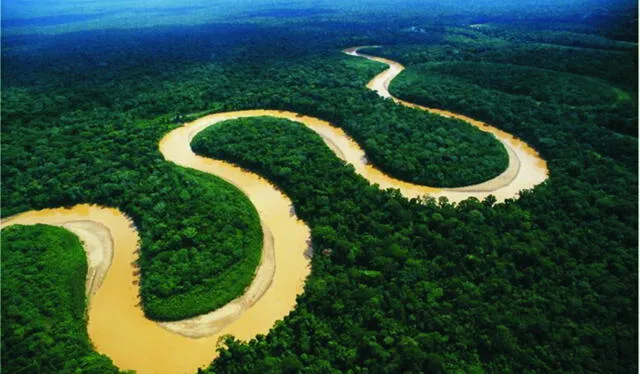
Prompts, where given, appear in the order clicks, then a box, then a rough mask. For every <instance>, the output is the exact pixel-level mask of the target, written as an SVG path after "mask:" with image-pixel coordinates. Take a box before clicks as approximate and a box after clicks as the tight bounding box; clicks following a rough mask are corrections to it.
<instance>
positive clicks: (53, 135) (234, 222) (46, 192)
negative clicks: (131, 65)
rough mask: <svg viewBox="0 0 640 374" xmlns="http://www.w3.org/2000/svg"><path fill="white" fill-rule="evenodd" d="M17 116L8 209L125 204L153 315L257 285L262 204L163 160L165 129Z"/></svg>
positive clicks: (176, 315)
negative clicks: (258, 205) (160, 146)
mask: <svg viewBox="0 0 640 374" xmlns="http://www.w3.org/2000/svg"><path fill="white" fill-rule="evenodd" d="M14 100H15V98H14ZM36 105H37V104H36ZM5 107H9V108H15V106H13V105H11V104H7V103H6V102H5ZM40 115H42V116H43V117H44V115H43V114H40ZM105 116H107V117H111V118H113V117H114V115H113V114H108V113H105ZM16 117H17V118H24V117H20V115H19V114H15V115H14V114H11V113H7V112H5V115H4V116H3V118H4V120H5V121H6V124H5V125H4V126H3V134H4V137H5V139H11V141H10V142H8V141H7V142H3V144H2V147H3V154H4V155H5V156H7V157H5V158H4V159H3V178H4V180H6V181H7V183H5V186H3V189H2V193H3V194H4V196H5V201H7V204H5V205H4V206H3V211H2V213H3V215H11V214H13V213H16V212H19V211H24V210H28V209H33V208H44V207H47V206H70V205H73V204H76V203H82V202H93V203H97V204H102V205H107V206H117V207H120V208H121V209H122V210H123V211H124V212H126V213H127V214H129V215H130V216H131V217H132V218H133V219H134V221H135V222H136V225H137V226H138V228H139V231H140V235H141V239H142V243H141V244H142V251H141V253H140V258H139V260H138V265H139V266H140V269H141V271H142V279H141V284H140V285H141V296H142V299H143V301H144V304H145V311H146V313H147V315H148V316H149V317H151V318H154V319H162V320H167V319H169V320H171V319H180V318H184V317H189V316H193V315H197V314H201V313H204V312H207V311H210V310H212V309H214V308H216V307H219V306H222V305H224V304H226V303H227V302H229V301H230V300H232V299H234V298H235V297H237V296H238V295H239V294H241V293H242V291H243V290H244V287H246V286H248V285H249V284H250V283H251V280H252V278H253V274H254V271H255V267H256V266H257V264H258V263H259V260H260V253H261V250H262V230H261V228H260V223H259V219H258V216H257V212H256V211H255V208H253V205H252V204H251V202H250V201H249V200H248V199H247V198H246V197H245V196H244V195H243V194H242V193H241V192H240V191H239V190H237V189H236V188H235V187H233V186H232V185H230V184H229V183H226V182H224V181H222V180H220V179H218V178H215V177H212V176H210V175H205V174H204V173H198V172H195V171H191V170H183V169H180V168H177V167H175V166H171V165H170V164H169V163H168V162H166V161H165V160H163V159H162V157H161V156H160V154H159V153H158V152H157V151H156V149H157V142H158V134H157V130H155V129H153V130H152V127H150V126H146V127H142V126H134V125H133V124H131V123H123V122H120V123H119V122H116V121H114V120H102V121H96V122H85V121H84V120H83V119H82V117H81V116H79V115H70V116H69V117H65V118H62V119H60V121H59V122H58V123H57V126H56V127H55V128H53V129H52V128H50V126H49V121H48V120H46V119H45V118H36V119H33V120H32V121H30V122H28V123H27V124H21V123H20V119H17V118H16ZM78 117H80V118H78ZM45 121H46V122H45ZM155 126H157V127H160V128H162V129H164V130H165V131H166V130H167V129H168V128H169V127H168V126H167V125H159V124H156V125H155ZM43 134H47V139H45V138H43ZM79 137H80V138H82V139H90V140H91V141H84V142H83V141H80V142H78V141H77V139H78V138H79ZM145 149H146V150H153V151H151V152H143V151H141V150H145ZM32 154H37V155H39V157H37V158H36V157H32V156H31V155H32ZM107 155H108V156H109V157H106V156H107ZM229 268H232V269H234V270H237V271H231V272H230V271H228V269H229Z"/></svg>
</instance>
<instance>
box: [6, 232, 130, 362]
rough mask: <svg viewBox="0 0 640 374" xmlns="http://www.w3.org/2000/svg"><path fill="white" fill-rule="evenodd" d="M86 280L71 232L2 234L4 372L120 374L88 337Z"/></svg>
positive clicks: (83, 262)
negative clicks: (97, 350) (95, 349)
mask: <svg viewBox="0 0 640 374" xmlns="http://www.w3.org/2000/svg"><path fill="white" fill-rule="evenodd" d="M86 276H87V258H86V256H85V253H84V250H83V249H82V246H81V244H80V241H79V240H78V238H77V237H76V236H75V235H73V234H72V233H70V232H69V231H67V230H65V229H62V228H58V227H52V226H45V225H35V226H20V225H15V226H10V227H8V228H6V229H3V230H2V371H4V372H7V373H20V372H25V373H78V372H79V371H78V370H81V372H82V373H95V374H102V373H118V369H117V368H116V367H115V366H113V363H112V362H111V360H110V359H109V358H108V357H106V356H104V355H101V354H98V353H97V352H95V351H94V350H93V347H92V346H91V342H90V341H89V336H88V335H87V326H86V318H85V307H86V303H85V278H86Z"/></svg>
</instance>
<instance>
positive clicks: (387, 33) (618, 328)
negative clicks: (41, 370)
mask: <svg viewBox="0 0 640 374" xmlns="http://www.w3.org/2000/svg"><path fill="white" fill-rule="evenodd" d="M484 3H491V4H493V5H491V4H484ZM536 3H541V5H540V6H536V7H532V8H531V10H523V9H522V8H519V12H513V11H511V10H509V9H508V7H505V8H504V9H502V10H500V9H498V10H496V9H494V8H496V7H498V8H499V6H498V5H495V4H496V3H495V2H482V4H481V5H478V6H476V7H474V8H473V9H467V8H464V7H462V8H455V7H453V8H451V9H449V8H447V9H443V8H436V11H434V10H433V9H429V11H422V12H420V11H416V12H413V13H411V14H407V12H404V13H402V12H400V11H398V10H397V9H393V10H389V9H387V11H380V10H379V9H380V8H381V7H384V6H383V5H376V6H372V8H371V11H370V12H369V13H366V16H365V13H357V12H353V11H351V10H350V11H344V9H340V10H339V11H336V12H334V13H331V14H328V15H327V14H316V15H313V16H312V15H306V14H301V15H296V14H295V13H290V14H291V17H286V18H277V17H270V16H269V14H267V15H266V16H265V15H264V13H258V16H257V17H258V18H259V19H251V18H248V19H246V18H245V19H240V18H238V19H234V20H233V21H232V22H226V23H209V24H201V25H183V26H175V25H174V26H163V27H153V28H152V27H149V28H145V29H112V30H109V31H108V32H103V31H78V32H73V33H61V34H56V35H48V34H46V33H39V34H38V33H32V34H29V33H26V32H25V33H20V34H4V33H3V36H2V42H3V43H2V44H3V46H2V62H3V69H2V108H1V110H2V122H3V123H2V142H1V143H2V155H3V157H2V182H3V188H2V190H1V194H2V202H3V204H2V212H1V214H2V216H3V217H7V216H10V215H13V214H16V213H19V212H21V211H26V210H31V209H40V208H45V207H55V206H70V205H74V204H77V203H96V204H102V205H107V206H113V207H117V208H119V209H121V210H122V211H123V212H125V213H126V214H128V215H129V216H131V217H132V218H133V220H134V222H135V224H136V227H137V228H138V230H139V232H140V235H141V240H142V241H141V252H140V259H139V261H138V265H139V266H140V270H141V276H142V279H141V297H142V301H143V307H144V310H145V313H146V314H147V316H149V317H151V318H153V319H179V318H184V317H187V316H192V315H195V314H198V313H201V312H203V311H207V310H211V309H212V308H215V307H216V305H221V304H222V303H224V302H225V301H224V300H225V299H226V300H230V299H231V298H233V294H234V293H235V294H237V293H239V292H241V288H242V287H237V288H235V289H227V290H230V291H229V292H228V293H220V292H217V291H214V290H212V285H214V284H220V285H222V286H223V287H224V285H225V284H235V283H236V282H240V283H241V282H243V281H246V282H249V281H250V279H249V278H248V277H246V275H247V274H250V272H249V269H251V268H253V269H255V262H254V263H253V264H251V261H252V260H251V258H252V257H251V255H252V254H253V255H254V256H257V254H258V253H259V249H260V248H261V240H262V233H261V231H260V226H259V223H258V222H257V215H256V213H255V210H254V209H253V207H252V206H251V204H250V203H249V202H248V200H247V199H246V198H244V197H243V196H242V194H241V193H240V192H239V191H237V190H235V189H233V188H231V187H230V186H229V185H228V184H226V183H224V182H222V181H220V180H219V179H217V178H215V177H213V176H210V175H207V174H203V173H199V172H196V171H193V170H186V169H181V168H179V167H177V166H175V165H172V164H170V163H168V162H166V161H165V160H164V159H163V158H162V156H161V155H160V153H159V152H158V141H159V140H160V139H161V138H162V136H163V135H164V134H165V133H166V132H168V131H170V130H171V129H173V128H175V127H177V126H180V125H181V124H182V123H183V122H185V121H188V120H190V119H195V118H197V117H199V116H201V115H204V114H206V113H212V112H221V111H227V110H241V109H255V108H267V109H286V110H291V111H295V112H299V113H303V114H307V115H312V116H315V117H319V118H322V119H325V120H328V121H331V122H332V123H334V124H335V125H336V126H338V127H342V128H343V129H345V131H346V132H347V133H349V135H350V136H352V137H353V138H354V139H356V140H357V141H358V143H359V144H361V146H362V147H363V148H364V149H365V151H366V152H367V155H368V157H369V160H370V161H371V162H373V163H374V164H375V165H376V166H378V167H379V168H381V169H382V170H384V171H385V172H387V173H389V174H391V175H393V176H395V177H398V178H400V179H406V180H409V181H413V182H418V183H425V184H433V185H443V186H446V185H462V184H466V183H468V182H472V181H481V180H483V179H488V178H489V177H491V176H493V175H496V174H497V173H499V172H500V171H501V170H502V169H504V165H505V164H504V162H505V160H506V159H505V158H504V154H503V153H502V149H501V148H500V146H499V144H498V143H497V142H495V140H494V139H493V138H491V137H489V136H486V135H485V134H483V133H480V132H477V131H472V130H471V129H470V127H469V126H466V125H464V124H461V123H460V122H458V121H453V120H446V119H441V118H439V117H437V116H434V115H430V114H428V113H423V112H420V111H416V110H412V109H408V108H403V107H400V106H398V105H396V104H394V103H392V102H391V101H390V100H383V99H381V98H379V97H378V96H377V95H376V94H375V93H374V92H372V91H370V90H368V89H366V87H365V85H366V83H367V82H368V81H369V80H370V79H371V78H372V77H373V76H374V75H375V74H377V73H378V72H380V71H382V69H384V66H382V65H380V64H377V63H373V62H370V61H366V60H364V59H358V58H354V57H350V56H346V55H344V54H342V53H341V52H340V50H341V49H343V48H345V47H350V46H356V45H383V48H375V49H372V50H369V51H368V52H369V53H371V54H374V55H381V56H388V57H390V58H392V59H395V60H397V61H399V62H401V63H403V64H404V65H406V66H407V71H406V72H405V73H403V74H401V75H400V76H399V77H398V78H397V80H396V81H394V84H392V87H391V89H392V91H393V93H394V94H395V95H397V96H399V97H402V98H405V99H407V100H409V101H416V102H419V103H422V104H425V105H428V106H434V107H440V108H443V109H447V110H451V111H455V112H460V113H463V114H466V115H469V116H471V117H474V118H477V119H480V120H483V121H486V122H488V123H491V124H492V125H495V126H497V127H498V128H501V129H503V130H505V131H507V132H510V133H512V134H514V135H515V136H517V137H519V138H521V139H523V140H525V141H527V142H528V143H529V144H531V145H532V146H534V147H535V148H536V149H537V150H538V151H539V152H540V154H541V156H542V157H543V158H544V159H545V160H547V162H548V165H549V169H550V178H549V180H548V181H547V182H545V183H543V184H542V185H540V186H538V187H536V188H535V189H533V190H531V191H525V192H523V193H522V194H521V197H520V198H519V199H517V200H508V201H506V202H505V203H501V204H495V201H493V200H492V199H487V200H485V201H477V200H468V201H465V202H462V203H459V204H456V205H454V204H450V203H448V202H447V201H444V200H442V201H434V200H432V199H428V198H423V199H413V200H407V199H405V198H403V197H402V196H400V195H399V193H398V192H396V191H380V190H379V189H378V188H377V187H375V186H370V185H368V184H367V183H366V181H364V180H363V179H361V178H360V177H359V176H357V175H356V174H355V173H353V170H352V168H351V167H349V166H348V165H344V163H342V162H341V161H340V160H339V159H337V158H336V157H335V155H333V153H331V151H330V150H328V149H327V148H326V146H325V145H324V144H323V142H322V141H321V140H320V138H318V137H317V136H316V135H315V134H314V133H312V132H311V131H310V130H308V129H306V128H304V127H303V126H301V125H298V124H295V123H290V122H287V121H283V120H275V119H266V118H258V119H255V118H254V119H244V120H242V121H233V122H230V123H227V124H224V125H222V126H216V127H215V128H212V129H210V130H207V132H206V133H203V134H201V136H200V137H198V139H197V140H196V142H195V143H194V147H195V148H196V149H197V151H198V152H199V153H201V154H204V155H208V156H211V157H219V158H223V159H227V160H230V161H233V162H237V163H239V164H240V165H242V166H244V167H246V168H249V169H251V170H254V171H256V172H258V173H260V174H262V175H264V176H265V177H267V178H268V179H269V180H272V181H273V182H275V183H276V184H277V185H278V186H279V187H280V188H282V189H283V191H284V192H285V193H287V194H288V195H289V196H291V197H292V199H293V201H294V204H295V207H296V212H297V213H298V215H299V216H300V217H301V218H302V219H304V220H305V221H306V222H307V223H308V224H309V225H310V227H311V228H312V240H313V247H314V252H315V256H314V257H313V260H312V274H311V276H310V277H309V279H308V282H307V285H306V288H305V293H304V294H303V295H302V296H301V297H300V298H299V300H298V307H297V308H296V309H295V310H294V311H293V312H292V313H291V314H290V315H289V316H288V317H287V318H285V319H284V320H283V321H281V322H278V323H277V324H276V325H275V326H274V328H273V329H272V331H271V332H270V333H269V334H268V335H266V336H258V337H257V338H256V339H254V340H252V341H250V342H248V343H242V342H239V341H236V340H234V339H232V338H229V339H227V341H226V344H225V345H224V346H223V347H221V356H220V357H219V359H217V360H216V361H215V362H213V364H212V366H211V368H210V369H209V371H211V372H216V373H223V372H238V373H251V372H281V371H284V372H300V371H302V369H303V368H304V369H305V370H306V371H307V372H322V373H325V372H348V371H349V370H351V371H352V372H354V373H355V372H403V371H404V372H425V371H426V372H434V373H437V372H454V373H455V372H471V373H474V372H475V373H482V372H487V373H489V372H523V373H534V372H535V373H540V372H600V373H629V372H637V369H638V368H637V343H638V342H637V332H638V326H637V314H638V310H637V305H638V298H637V292H638V290H637V275H638V272H637V271H638V270H637V269H638V262H637V243H638V236H637V225H638V222H637V218H638V190H637V186H638V178H637V166H638V159H637V157H638V155H637V149H638V142H637V82H638V79H637V71H638V65H637V44H636V42H637V31H635V28H634V27H632V26H633V24H632V22H631V23H630V21H629V18H628V14H629V13H628V12H626V13H625V12H623V11H618V10H616V9H613V8H611V9H609V8H607V7H606V6H602V3H601V2H598V1H592V3H594V4H596V5H597V6H593V7H592V8H590V10H588V15H589V16H588V17H585V16H584V13H585V12H587V11H586V10H584V9H580V10H579V11H574V12H570V11H566V9H565V6H564V5H563V6H562V7H561V8H562V9H561V10H558V9H555V8H554V7H549V6H547V3H548V2H547V1H543V2H536ZM479 4H480V3H479ZM590 4H591V3H590ZM482 6H487V7H491V9H492V10H491V11H489V10H479V8H478V7H480V8H482ZM636 7H637V3H636ZM486 9H488V8H486ZM505 9H506V10H505ZM602 9H605V11H603V10H602ZM606 9H609V10H606ZM541 20H544V21H541ZM3 22H4V21H3ZM636 22H637V21H636ZM478 25H482V26H478ZM472 26H473V27H472ZM497 72H500V73H501V74H505V75H504V77H503V78H501V77H499V75H500V74H497ZM490 78H493V79H490ZM440 129H444V130H440ZM445 130H446V131H445ZM461 144H464V147H461V146H460V145H461ZM442 145H444V146H446V147H443V146H442ZM439 148H443V150H440V149H439ZM471 154H472V155H473V157H469V155H471ZM453 156H455V157H456V159H454V157H453ZM480 160H482V161H480ZM8 233H10V231H9V229H7V230H3V233H2V234H3V243H2V244H3V254H2V255H3V265H2V266H3V272H4V271H5V260H4V256H5V254H6V255H7V256H9V255H10V253H5V252H7V248H12V247H11V245H12V244H11V243H12V242H20V241H19V240H18V238H16V237H14V236H12V235H9V234H8ZM28 235H29V236H30V237H35V236H34V235H32V233H31V232H28ZM5 239H6V241H5ZM20 243H22V242H20ZM24 243H25V245H26V240H25V241H24ZM29 245H31V242H30V241H29ZM255 258H257V257H254V259H255ZM38 260H39V259H33V261H34V263H35V261H38ZM41 260H42V261H47V262H49V261H50V260H48V257H46V256H45V257H42V258H41ZM25 261H26V260H25ZM51 261H53V260H51ZM85 266H86V265H85ZM224 266H238V267H245V266H246V267H245V269H246V271H245V272H242V271H239V272H233V274H238V276H239V277H240V278H239V279H236V280H233V279H230V278H226V275H225V277H220V276H219V275H220V273H216V271H215V270H216V269H222V268H223V267H224ZM77 268H78V269H79V268H80V267H77ZM7 269H8V268H7ZM212 269H213V271H212ZM227 274H230V273H227ZM243 274H244V275H243ZM3 275H4V276H5V277H6V276H7V275H6V274H3ZM74 279H82V277H80V276H75V278H74ZM224 282H228V283H224ZM81 283H82V282H81ZM247 284H248V283H247ZM8 286H9V285H8V284H7V283H5V279H3V282H2V291H3V316H2V319H3V321H2V322H3V325H4V326H7V324H8V325H10V326H18V325H19V326H20V327H18V328H22V329H25V331H38V326H37V324H38V323H40V319H39V318H31V319H26V318H24V317H23V316H22V315H21V314H20V310H19V309H18V310H17V312H16V313H17V314H11V315H8V314H5V313H4V311H5V310H6V309H10V308H11V305H12V303H13V302H14V301H12V299H9V300H5V299H4V297H5V295H6V294H7V291H6V290H7V289H10V288H7V287H8ZM224 288H225V289H226V287H224ZM65 290H66V291H65ZM69 290H70V289H69V288H65V289H64V290H63V289H60V290H59V294H63V293H64V292H71V291H69ZM36 291H37V292H39V290H34V292H36ZM77 305H79V304H77ZM80 307H83V306H82V305H80ZM10 310H14V311H15V309H10ZM54 313H58V314H60V315H62V314H64V313H66V312H64V311H62V310H61V311H56V312H54ZM74 313H76V315H77V314H78V313H80V312H77V311H76V312H74ZM80 314H82V313H80ZM79 321H80V322H81V323H83V320H82V319H79ZM63 326H66V325H63ZM74 328H75V330H74ZM74 328H72V327H69V331H73V332H72V334H73V335H76V336H77V337H79V338H78V339H79V340H78V341H82V339H83V338H82V336H86V331H85V332H84V333H83V332H81V331H80V330H78V329H77V327H74ZM3 330H4V329H3ZM82 334H85V335H82ZM2 339H3V354H4V351H5V347H7V343H6V342H5V335H4V332H3V337H2ZM7 339H8V338H7ZM34 339H35V338H34ZM38 347H39V346H36V345H34V346H32V347H31V351H29V350H27V351H19V352H18V351H11V352H13V353H12V356H11V357H12V359H15V358H14V355H15V357H23V356H24V357H32V356H35V355H39V354H50V353H47V352H40V350H41V349H40V348H38ZM82 352H86V351H82ZM5 357H6V356H3V360H2V361H3V366H4V365H5V362H6V359H5ZM50 357H51V359H52V360H53V361H57V362H51V363H50V364H49V365H54V366H52V368H63V367H64V365H65V361H64V360H65V359H66V357H64V356H60V355H57V356H50ZM70 357H71V356H70ZM73 357H75V356H73ZM7 359H8V358H7ZM100 360H103V359H100ZM20 362H23V361H20ZM75 362H76V363H77V365H80V364H81V363H80V361H75ZM105 362H106V361H105ZM105 365H106V364H105ZM76 367H78V366H76ZM45 371H46V370H45ZM52 371H56V370H53V369H52Z"/></svg>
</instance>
